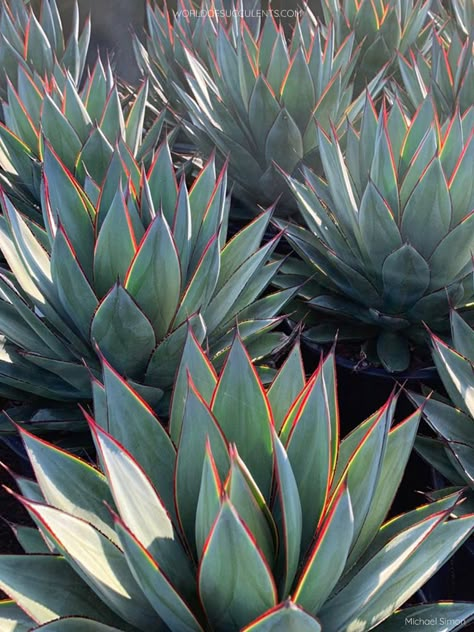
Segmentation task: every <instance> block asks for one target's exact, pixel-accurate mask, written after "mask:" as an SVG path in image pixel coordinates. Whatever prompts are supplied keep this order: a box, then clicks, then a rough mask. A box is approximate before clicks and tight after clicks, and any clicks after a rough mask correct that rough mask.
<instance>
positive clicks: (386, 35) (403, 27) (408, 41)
mask: <svg viewBox="0 0 474 632" xmlns="http://www.w3.org/2000/svg"><path fill="white" fill-rule="evenodd" d="M430 5H431V0H324V2H323V3H322V8H323V12H324V15H325V21H326V23H327V24H331V23H334V25H335V29H336V42H338V43H340V42H342V41H343V40H344V39H345V38H346V37H347V36H348V35H349V34H350V33H354V34H355V38H356V42H357V44H360V46H361V53H360V58H359V61H358V63H357V69H356V79H355V83H356V87H357V89H360V90H361V89H363V88H364V86H365V85H366V84H367V83H368V82H369V81H370V80H371V79H373V77H375V75H376V74H377V73H378V72H379V71H380V69H381V68H382V67H383V65H384V64H391V63H392V62H393V61H394V60H395V58H396V55H397V54H399V53H401V54H402V55H407V54H408V52H409V51H410V50H412V49H413V48H414V47H415V46H416V47H419V48H423V47H424V45H425V44H427V45H428V46H429V31H428V29H427V26H428V24H429V22H430V15H429V10H430Z"/></svg>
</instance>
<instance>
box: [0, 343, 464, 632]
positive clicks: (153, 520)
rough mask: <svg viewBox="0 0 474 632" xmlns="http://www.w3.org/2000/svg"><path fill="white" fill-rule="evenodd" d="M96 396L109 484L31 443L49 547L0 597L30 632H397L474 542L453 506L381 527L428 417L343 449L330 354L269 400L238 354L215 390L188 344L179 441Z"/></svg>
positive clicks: (0, 577)
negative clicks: (450, 561) (407, 609)
mask: <svg viewBox="0 0 474 632" xmlns="http://www.w3.org/2000/svg"><path fill="white" fill-rule="evenodd" d="M282 385H284V386H282ZM96 392H97V398H96V401H95V419H92V418H91V417H88V422H89V427H90V430H91V433H92V435H93V438H94V442H95V445H96V448H97V452H98V457H99V462H100V469H99V470H98V469H95V468H94V467H92V466H91V465H90V464H88V463H86V462H84V461H81V460H80V459H78V458H76V457H74V456H72V455H71V454H68V453H67V452H64V451H62V450H61V449H59V448H57V447H55V446H53V445H51V444H49V443H47V442H45V441H44V440H42V439H39V438H38V437H36V436H34V435H32V434H30V433H29V432H27V431H25V430H23V431H22V437H23V440H24V442H25V446H26V449H27V452H28V454H29V456H30V459H31V463H32V465H33V468H34V472H35V476H36V483H32V482H31V481H19V487H20V489H21V496H19V500H20V501H21V502H22V503H23V505H24V506H25V507H26V508H27V510H28V512H29V513H30V515H31V516H32V518H33V520H34V522H35V523H36V525H37V528H38V531H39V536H40V537H39V539H38V540H36V541H35V542H34V544H32V545H31V547H27V549H28V552H29V555H28V556H24V555H10V556H2V557H0V586H1V587H2V588H3V589H4V590H6V591H7V592H9V594H11V595H13V596H14V601H15V602H16V606H13V604H11V607H12V608H16V609H17V610H16V611H17V612H18V608H19V609H21V610H24V611H25V612H26V613H27V614H28V617H29V619H28V620H29V622H30V624H31V625H41V624H45V623H48V622H50V621H53V620H54V621H56V623H55V625H56V626H59V625H60V622H61V621H62V620H63V618H64V623H66V622H67V621H68V620H70V621H76V622H77V626H76V628H77V629H86V628H80V627H79V626H80V625H82V621H84V619H86V620H90V621H91V623H90V624H89V625H91V626H92V622H94V625H95V627H94V626H93V627H91V629H93V630H102V629H103V630H104V631H105V630H117V631H119V630H124V631H125V630H143V631H144V632H145V631H148V630H150V629H153V630H161V629H163V630H176V631H180V630H191V631H195V632H202V631H204V630H216V631H224V630H248V631H250V630H255V631H264V630H277V629H284V630H289V629H292V630H298V631H299V630H301V631H302V632H303V631H307V630H314V631H315V632H316V631H318V630H331V631H336V630H350V629H354V626H355V625H357V629H360V630H368V629H376V630H385V629H391V628H390V626H393V625H395V626H396V625H397V621H398V620H399V618H400V617H399V615H397V614H394V613H395V611H396V610H397V609H398V608H399V607H400V606H401V605H402V604H403V603H404V602H405V601H406V600H407V598H409V597H410V595H412V594H413V592H415V591H416V590H417V588H418V587H419V586H421V585H422V584H423V583H424V582H425V581H426V579H427V578H428V577H429V576H430V575H431V574H433V573H434V572H435V571H436V569H438V568H439V567H440V566H441V565H442V563H443V562H444V560H445V559H447V557H449V555H451V554H452V552H453V551H454V550H455V549H456V548H458V547H459V546H460V545H461V544H462V542H463V541H464V540H465V539H466V537H467V536H468V535H469V533H470V532H471V531H472V529H473V527H474V518H473V517H472V516H465V517H461V518H456V519H450V518H449V516H450V514H451V513H452V512H453V510H455V508H456V506H457V503H458V501H459V494H458V493H454V494H451V495H450V496H447V497H446V498H443V499H441V500H439V501H436V502H433V503H431V504H429V505H424V506H421V507H418V508H417V509H416V510H414V511H412V512H409V513H407V514H403V515H401V516H398V517H397V518H395V519H394V520H393V521H390V522H384V521H385V517H386V513H387V511H388V509H389V507H390V504H391V502H392V500H393V497H394V494H395V492H396V489H397V487H398V485H399V483H400V480H401V478H402V476H403V472H404V469H405V466H406V462H407V459H408V457H409V454H410V448H411V445H412V444H413V441H414V439H415V436H416V431H417V426H418V421H419V416H420V411H416V412H414V413H413V414H412V415H411V416H410V417H409V418H408V419H406V420H405V421H403V422H402V423H400V424H398V425H395V426H393V427H391V425H392V421H393V414H394V409H395V405H396V398H391V399H390V400H389V401H388V402H387V403H386V405H385V406H383V407H382V408H381V409H380V410H379V411H377V412H376V413H374V414H373V415H372V416H371V417H370V418H369V419H367V420H366V421H365V422H364V423H363V424H361V425H360V426H358V427H357V428H355V429H354V431H353V432H352V433H351V434H349V435H348V436H347V437H346V438H345V439H343V440H342V441H341V439H340V437H339V419H338V405H337V393H336V376H335V364H334V357H333V356H332V355H330V356H329V357H328V358H326V359H325V360H324V361H321V363H320V366H319V367H318V369H317V371H316V372H315V373H314V375H312V376H311V377H310V378H309V379H306V378H305V375H304V372H303V371H302V363H301V357H300V354H299V349H298V347H295V348H294V349H293V350H292V352H291V353H290V355H289V357H288V359H287V361H286V363H285V364H283V366H282V368H281V370H280V371H279V373H278V374H277V375H276V378H275V381H274V382H273V383H272V384H271V386H270V388H269V390H268V391H267V392H266V391H265V389H264V387H263V384H262V383H261V381H260V380H259V378H258V376H257V374H256V372H255V369H254V367H253V366H252V363H251V360H250V357H249V356H248V354H247V353H246V350H245V348H244V346H243V345H242V342H241V340H240V339H239V338H235V340H234V343H233V345H232V347H231V350H230V353H229V356H228V361H227V363H226V365H225V366H224V368H223V370H222V372H221V373H220V375H217V374H216V373H215V371H214V369H213V367H212V365H211V364H210V363H209V361H208V360H207V358H206V356H205V354H204V352H203V351H202V349H201V348H200V347H199V344H198V343H197V341H196V339H195V338H194V337H193V336H192V335H191V334H189V335H188V338H187V341H186V346H185V350H184V353H183V358H182V362H181V365H180V368H179V371H178V374H177V378H176V385H175V390H174V394H173V405H172V410H171V419H170V425H169V432H166V431H165V430H164V429H163V427H162V425H161V424H160V422H159V420H158V419H157V418H156V417H155V416H154V415H153V413H152V412H151V410H150V409H149V407H148V406H147V405H146V404H145V403H144V402H143V400H141V399H140V397H139V396H138V394H137V393H136V392H134V391H133V389H132V388H131V387H130V386H129V385H128V384H127V383H126V382H125V381H124V380H123V379H122V378H121V377H120V376H119V375H118V374H117V373H116V372H115V371H114V370H113V369H112V368H111V367H110V365H109V364H108V363H104V365H103V384H99V385H98V388H97V391H96ZM315 413H316V415H315ZM131 420H133V423H130V422H131ZM158 454H159V455H160V458H159V459H157V458H156V457H157V455H158ZM302 454H304V458H301V457H302ZM65 472H66V473H67V475H66V476H65ZM342 534H343V536H344V537H343V538H341V535H342ZM24 535H25V534H23V536H24ZM45 552H46V553H48V554H47V555H45ZM13 569H14V572H12V570H13ZM53 569H54V570H53ZM32 573H33V574H34V576H35V581H34V582H32V581H28V577H31V574H32ZM53 573H54V574H53ZM381 577H383V580H382V581H381V580H380V578H381ZM443 607H444V609H445V611H446V614H448V613H449V612H450V607H449V606H448V605H446V606H442V605H439V606H433V608H434V609H435V611H436V609H437V608H441V611H442V609H443ZM457 608H459V606H457ZM13 612H15V610H14V611H13ZM461 612H462V613H463V616H464V617H465V618H467V616H470V615H471V614H472V613H473V612H474V607H473V606H472V604H469V605H468V604H466V605H464V607H461ZM13 616H15V614H13ZM19 616H21V617H22V616H23V615H21V614H19ZM403 616H407V615H406V613H404V614H403ZM0 617H1V610H0ZM69 617H71V619H69ZM0 620H1V619H0ZM398 623H399V621H398ZM98 624H102V626H103V627H99V626H98ZM110 626H111V627H110ZM386 626H389V627H388V628H387V627H386ZM51 629H54V628H51ZM58 629H63V628H60V627H59V628H58ZM64 629H67V628H64Z"/></svg>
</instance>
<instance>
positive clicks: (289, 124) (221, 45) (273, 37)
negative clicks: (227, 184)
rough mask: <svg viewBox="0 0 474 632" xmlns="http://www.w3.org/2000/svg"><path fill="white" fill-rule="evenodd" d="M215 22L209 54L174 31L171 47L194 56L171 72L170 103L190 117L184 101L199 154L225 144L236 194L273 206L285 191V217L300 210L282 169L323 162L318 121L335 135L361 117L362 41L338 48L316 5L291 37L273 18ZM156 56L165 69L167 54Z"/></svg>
mask: <svg viewBox="0 0 474 632" xmlns="http://www.w3.org/2000/svg"><path fill="white" fill-rule="evenodd" d="M207 23H208V24H209V25H212V28H213V29H214V32H213V35H212V38H210V35H207V37H208V39H209V40H210V42H211V43H209V46H208V49H207V55H206V56H204V55H203V53H202V52H201V48H200V47H199V46H198V45H195V44H194V41H189V38H188V37H185V36H184V35H183V34H182V30H181V29H180V28H179V27H176V28H174V29H173V27H172V26H171V25H169V28H170V29H173V31H172V38H171V41H172V42H177V41H180V46H181V47H182V49H183V51H182V56H184V60H183V61H180V65H181V66H182V68H181V71H180V74H179V76H178V74H176V76H175V75H173V74H171V75H167V81H171V80H173V81H174V84H175V85H174V88H175V91H174V92H173V91H171V92H170V93H169V94H168V93H167V94H168V96H169V98H170V100H171V103H170V107H172V108H175V109H177V110H178V112H180V103H181V104H184V106H185V108H186V113H185V114H183V115H182V116H181V115H180V118H179V120H180V122H182V125H183V127H184V128H185V130H186V131H187V133H188V135H189V136H190V138H191V139H192V140H193V142H194V144H195V146H196V148H197V149H198V150H199V151H201V152H203V153H204V154H207V155H208V154H209V152H210V151H212V149H213V148H214V147H217V151H218V155H219V156H220V157H221V159H224V158H226V157H227V156H230V162H229V176H230V178H231V179H232V181H233V183H234V193H235V195H236V196H238V197H240V198H241V199H243V200H244V201H249V200H250V201H251V202H252V204H254V203H255V202H258V203H262V204H271V203H273V202H274V201H275V199H276V198H277V197H278V196H279V195H280V194H283V195H284V197H283V199H282V200H281V204H280V208H281V211H282V212H289V211H292V210H294V202H293V200H292V198H291V196H290V195H289V194H288V190H287V188H286V185H285V182H284V180H283V179H282V178H281V177H280V174H279V172H278V169H275V167H274V163H275V164H276V165H278V166H279V167H280V168H282V169H284V170H285V171H287V172H289V173H298V172H299V168H300V166H301V164H303V163H305V164H308V165H310V166H317V165H319V152H318V134H317V126H318V124H319V125H320V126H323V127H324V128H325V129H329V125H330V123H329V121H330V119H332V120H333V121H335V122H337V124H339V123H341V121H342V120H345V119H346V118H349V119H350V120H354V119H355V118H356V117H357V115H358V113H359V112H360V109H361V107H362V105H363V97H360V98H358V99H355V100H353V89H352V84H351V80H352V75H353V70H354V67H355V64H356V59H357V50H356V47H355V45H354V36H353V35H349V36H348V37H347V38H346V39H345V40H344V42H342V43H341V44H340V46H338V47H337V46H336V44H335V35H334V29H332V28H330V29H328V32H327V34H326V36H324V35H323V33H322V31H321V29H320V28H319V26H318V24H317V23H316V20H315V18H314V16H313V15H312V14H311V12H310V11H309V9H306V10H305V12H304V14H303V15H302V17H298V18H297V20H296V24H295V25H294V28H293V31H292V33H291V37H290V38H289V40H288V39H287V37H286V36H285V32H284V29H283V26H282V25H278V24H277V23H276V21H275V19H274V17H273V15H269V16H268V17H267V18H266V20H265V21H264V23H263V25H260V23H259V22H256V24H253V25H250V26H249V24H248V23H247V21H245V20H243V19H242V20H233V21H231V22H230V24H226V23H225V22H223V21H222V20H218V21H217V24H213V22H212V21H211V20H210V19H208V21H207ZM209 29H211V26H209ZM174 45H175V47H176V44H174ZM154 54H156V56H157V61H156V63H157V64H159V63H160V59H161V58H160V51H159V50H157V51H156V52H155V53H154ZM163 56H165V55H164V53H163ZM178 59H180V57H178ZM162 67H163V68H164V67H165V63H164V62H163V66H162ZM183 74H184V76H185V79H186V83H185V84H184V85H183V81H182V75H183ZM382 75H383V71H381V73H379V75H378V76H377V77H376V78H375V79H374V80H373V82H372V84H371V86H370V90H371V91H372V93H373V94H376V93H377V92H378V91H379V90H380V89H381V86H382V83H383V81H382ZM165 88H166V85H163V86H162V89H163V91H165ZM175 92H177V94H178V95H179V102H177V101H176V102H175V97H174V94H175ZM286 207H288V208H286Z"/></svg>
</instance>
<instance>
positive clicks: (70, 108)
mask: <svg viewBox="0 0 474 632" xmlns="http://www.w3.org/2000/svg"><path fill="white" fill-rule="evenodd" d="M147 99H148V83H147V82H145V83H144V84H143V85H142V86H141V88H140V89H139V90H138V91H137V94H136V96H134V97H133V98H130V97H128V96H126V95H122V94H121V92H120V91H119V89H118V86H117V85H116V82H115V79H114V76H113V73H112V70H111V68H110V64H109V63H107V64H106V65H105V67H104V65H103V64H102V62H101V61H100V59H99V61H98V62H97V63H96V64H95V66H94V68H93V70H92V72H91V73H89V75H88V77H87V79H86V80H85V81H84V82H83V85H82V86H81V88H80V89H79V88H78V87H77V86H76V84H75V81H74V79H73V78H72V76H71V75H70V74H69V73H67V72H66V71H65V70H64V69H63V68H61V67H60V66H59V65H56V67H55V75H54V77H52V78H46V79H43V78H41V77H40V76H39V75H38V74H34V75H31V74H30V73H28V72H26V71H25V70H24V69H23V68H22V67H21V66H20V67H19V68H18V81H17V87H16V88H15V87H14V85H13V84H12V83H11V82H8V87H7V97H6V100H5V102H4V103H3V112H4V118H5V124H1V125H0V143H2V144H3V148H4V151H3V152H2V153H0V170H1V171H2V179H3V181H4V186H5V188H6V190H7V191H8V192H9V194H10V195H11V196H12V197H14V198H15V203H16V205H17V206H19V207H20V208H21V210H22V211H23V212H24V213H26V214H28V215H30V216H31V217H32V218H34V219H35V220H36V221H37V222H38V221H41V209H40V208H39V207H40V197H41V169H42V165H43V158H44V151H45V150H44V144H45V142H47V143H49V144H50V145H51V147H52V148H53V149H54V151H55V152H56V153H57V155H58V156H59V157H60V159H61V160H62V162H63V163H64V165H65V166H66V167H67V168H68V170H69V171H70V172H71V173H72V174H73V175H74V177H75V178H76V179H77V180H78V181H79V182H80V184H81V185H82V186H87V188H88V189H90V188H97V187H100V186H101V185H102V182H103V179H104V177H105V174H106V171H107V167H108V165H109V162H110V160H111V158H112V155H113V153H114V150H115V148H116V147H119V149H120V152H121V153H122V156H123V160H125V161H126V160H128V159H129V158H128V156H129V154H131V155H132V156H133V158H134V159H136V160H137V161H146V162H147V164H149V163H150V161H151V158H152V152H153V150H154V149H155V148H156V146H157V144H158V142H159V139H160V135H161V133H162V129H163V126H164V123H165V116H166V113H165V112H162V113H161V114H160V115H156V117H155V120H154V122H153V124H152V125H151V126H150V129H148V130H147V131H146V132H145V131H144V129H143V126H144V119H145V112H146V109H147Z"/></svg>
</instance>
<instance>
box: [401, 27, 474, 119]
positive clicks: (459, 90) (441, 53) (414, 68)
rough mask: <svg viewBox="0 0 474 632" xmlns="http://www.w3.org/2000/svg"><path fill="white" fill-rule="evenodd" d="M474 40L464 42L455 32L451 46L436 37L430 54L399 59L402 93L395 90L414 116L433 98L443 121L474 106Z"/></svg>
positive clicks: (433, 38)
mask: <svg viewBox="0 0 474 632" xmlns="http://www.w3.org/2000/svg"><path fill="white" fill-rule="evenodd" d="M472 47H473V40H472V38H467V39H466V40H465V41H464V42H463V40H462V39H461V38H460V36H459V34H458V32H457V31H454V32H453V34H452V35H451V37H450V39H449V41H448V42H446V41H445V39H444V38H442V37H441V36H440V35H438V34H437V33H436V32H434V33H433V37H432V43H431V47H430V54H429V56H428V55H423V54H422V53H421V52H417V53H413V52H412V51H410V55H409V56H408V57H404V56H400V58H399V67H400V75H401V78H402V85H403V90H402V91H400V90H399V89H397V87H396V86H395V90H394V92H395V93H396V94H397V96H398V97H399V98H400V99H401V100H402V101H403V103H404V104H405V105H407V106H408V109H409V111H411V112H412V113H413V112H415V111H416V110H417V109H418V107H419V105H420V104H421V103H422V102H423V101H424V99H425V98H426V95H427V94H428V93H429V94H431V96H432V98H433V99H434V102H435V104H436V110H437V112H438V115H439V117H440V119H441V120H442V121H444V120H446V118H449V117H451V116H453V115H454V114H455V112H456V110H457V109H459V110H460V112H461V113H464V112H465V111H466V110H468V109H469V108H470V107H471V106H472V104H473V103H474V56H473V54H472Z"/></svg>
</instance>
